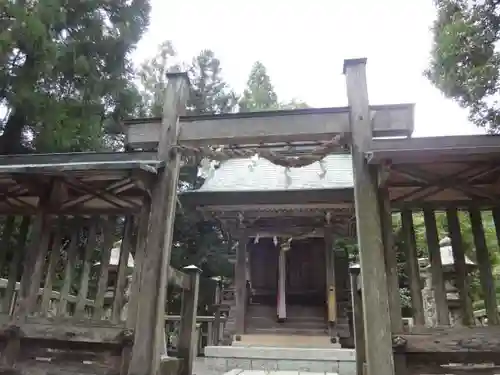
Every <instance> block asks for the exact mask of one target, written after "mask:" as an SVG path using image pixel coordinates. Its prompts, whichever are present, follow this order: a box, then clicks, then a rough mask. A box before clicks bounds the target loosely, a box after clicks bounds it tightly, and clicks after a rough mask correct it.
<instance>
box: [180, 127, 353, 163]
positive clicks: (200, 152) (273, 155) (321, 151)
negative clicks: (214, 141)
mask: <svg viewBox="0 0 500 375" xmlns="http://www.w3.org/2000/svg"><path fill="white" fill-rule="evenodd" d="M345 138H346V136H345V134H338V135H336V136H335V137H334V138H332V139H331V140H329V141H328V142H324V143H322V144H321V145H319V146H317V147H316V148H314V149H313V150H311V151H310V152H309V153H308V154H307V155H296V156H286V155H282V154H280V153H278V152H275V151H270V150H264V149H260V148H247V149H231V148H227V149H222V150H212V149H210V148H206V147H190V146H185V145H177V146H174V149H175V150H177V151H179V152H181V153H182V154H183V155H185V156H195V157H200V158H207V159H211V160H217V161H225V160H229V159H241V158H250V157H252V156H254V155H258V156H259V157H261V158H264V159H267V160H269V161H270V162H271V163H273V164H276V165H280V166H282V167H285V168H301V167H305V166H306V165H310V164H313V163H315V162H317V161H320V160H322V159H324V158H325V156H327V155H328V154H330V153H332V152H333V151H334V150H335V149H336V148H338V147H339V146H343V145H344V144H345V143H346V140H345Z"/></svg>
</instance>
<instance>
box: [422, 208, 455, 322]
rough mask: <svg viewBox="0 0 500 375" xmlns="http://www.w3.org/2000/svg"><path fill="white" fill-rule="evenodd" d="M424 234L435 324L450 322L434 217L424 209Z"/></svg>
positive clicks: (429, 211) (432, 212)
mask: <svg viewBox="0 0 500 375" xmlns="http://www.w3.org/2000/svg"><path fill="white" fill-rule="evenodd" d="M424 222H425V235H426V239H427V247H428V250H429V263H430V267H431V277H432V289H433V292H434V302H435V304H436V312H437V324H438V325H449V324H450V310H449V309H448V302H447V298H446V290H445V287H444V277H443V264H442V262H441V249H440V246H439V238H438V231H437V225H436V217H435V215H434V211H431V210H424Z"/></svg>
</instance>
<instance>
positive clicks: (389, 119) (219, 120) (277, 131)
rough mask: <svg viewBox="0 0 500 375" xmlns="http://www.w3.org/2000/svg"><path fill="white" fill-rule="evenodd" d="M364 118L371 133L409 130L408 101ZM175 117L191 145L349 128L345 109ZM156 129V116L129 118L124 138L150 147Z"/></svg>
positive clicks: (319, 137) (323, 136) (298, 137)
mask: <svg viewBox="0 0 500 375" xmlns="http://www.w3.org/2000/svg"><path fill="white" fill-rule="evenodd" d="M369 116H370V123H371V126H372V128H373V132H374V133H373V134H374V136H376V137H379V136H380V137H384V136H408V135H411V133H412V132H413V126H414V124H413V105H412V104H398V105H385V106H372V107H370V111H369ZM180 121H181V134H180V136H179V141H180V142H181V143H182V144H185V145H193V146H200V145H222V144H260V143H271V142H292V141H326V140H330V139H331V138H333V136H335V134H339V133H345V132H349V131H350V129H349V108H347V107H339V108H315V109H305V110H292V111H290V110H285V111H265V112H253V113H235V114H222V115H202V116H185V117H181V119H180ZM159 128H160V121H159V119H151V121H144V122H135V123H132V122H129V123H127V124H126V134H127V142H128V144H129V145H130V146H131V147H139V146H142V147H144V146H145V145H146V146H147V145H150V146H151V145H152V146H153V147H154V144H155V143H157V142H158V132H159Z"/></svg>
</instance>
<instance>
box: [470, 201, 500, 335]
mask: <svg viewBox="0 0 500 375" xmlns="http://www.w3.org/2000/svg"><path fill="white" fill-rule="evenodd" d="M469 217H470V224H471V229H472V235H473V237H474V246H475V247H476V255H477V263H478V267H479V279H480V282H481V288H482V289H483V294H484V305H485V308H486V315H487V316H488V325H498V324H499V322H498V310H497V298H496V292H495V282H494V279H493V272H492V270H491V259H490V254H489V251H488V246H487V245H486V239H485V238H484V228H483V220H482V218H481V211H479V209H477V208H470V209H469Z"/></svg>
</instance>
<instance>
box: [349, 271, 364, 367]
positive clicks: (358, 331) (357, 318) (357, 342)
mask: <svg viewBox="0 0 500 375" xmlns="http://www.w3.org/2000/svg"><path fill="white" fill-rule="evenodd" d="M349 275H350V282H351V298H352V315H353V325H354V348H355V350H356V351H355V353H356V375H365V374H364V367H365V364H366V350H365V332H364V323H363V304H362V301H361V293H360V290H359V287H358V286H359V275H360V272H359V268H350V269H349Z"/></svg>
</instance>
